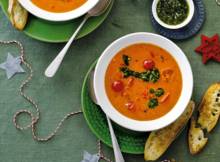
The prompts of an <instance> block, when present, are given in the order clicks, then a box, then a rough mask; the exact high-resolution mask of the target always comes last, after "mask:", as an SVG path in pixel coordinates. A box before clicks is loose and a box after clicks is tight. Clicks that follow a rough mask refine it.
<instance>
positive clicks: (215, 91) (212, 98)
mask: <svg viewBox="0 0 220 162" xmlns="http://www.w3.org/2000/svg"><path fill="white" fill-rule="evenodd" d="M219 115H220V83H215V84H212V85H211V86H210V87H209V88H208V90H207V91H206V93H205V95H204V97H203V99H202V102H201V104H200V106H199V118H198V123H199V124H200V125H201V127H202V129H206V130H207V132H210V131H211V130H212V129H213V128H214V127H215V125H216V124H217V122H218V119H219Z"/></svg>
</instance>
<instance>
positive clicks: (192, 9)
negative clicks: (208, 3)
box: [152, 0, 195, 29]
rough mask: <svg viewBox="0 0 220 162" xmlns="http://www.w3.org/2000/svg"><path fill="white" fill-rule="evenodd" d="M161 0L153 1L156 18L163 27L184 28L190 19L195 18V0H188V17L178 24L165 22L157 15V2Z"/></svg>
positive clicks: (153, 12)
mask: <svg viewBox="0 0 220 162" xmlns="http://www.w3.org/2000/svg"><path fill="white" fill-rule="evenodd" d="M159 1H160V0H154V1H153V3H152V14H153V17H154V19H155V20H156V21H157V22H158V23H159V24H160V25H161V26H163V27H165V28H168V29H180V28H183V27H184V26H186V25H188V24H189V23H190V21H191V20H192V18H193V15H194V12H195V5H194V2H193V0H186V2H187V4H188V5H189V13H188V16H187V18H186V19H185V20H184V21H183V22H182V23H180V24H178V25H169V24H166V23H165V22H163V21H162V20H161V19H160V18H159V17H158V15H157V4H158V2H159Z"/></svg>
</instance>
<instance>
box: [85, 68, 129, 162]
mask: <svg viewBox="0 0 220 162" xmlns="http://www.w3.org/2000/svg"><path fill="white" fill-rule="evenodd" d="M93 82H94V71H93V70H92V71H91V72H90V74H89V93H90V97H91V99H92V101H93V102H94V103H95V104H97V105H99V104H98V102H97V100H96V96H95V93H94V88H93ZM106 119H107V123H108V127H109V132H110V135H111V140H112V147H113V151H114V155H115V162H125V160H124V158H123V155H122V153H121V150H120V147H119V144H118V140H117V138H116V136H115V132H114V129H113V127H112V123H111V121H110V119H109V117H108V116H107V115H106Z"/></svg>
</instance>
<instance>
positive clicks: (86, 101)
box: [81, 62, 148, 154]
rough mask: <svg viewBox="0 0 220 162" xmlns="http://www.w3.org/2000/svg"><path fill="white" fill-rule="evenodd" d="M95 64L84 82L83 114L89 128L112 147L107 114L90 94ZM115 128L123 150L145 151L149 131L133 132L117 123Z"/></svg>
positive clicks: (139, 152) (134, 152)
mask: <svg viewBox="0 0 220 162" xmlns="http://www.w3.org/2000/svg"><path fill="white" fill-rule="evenodd" d="M95 65H96V62H95V63H93V64H92V66H91V67H90V69H89V71H88V73H87V74H86V76H85V79H84V82H83V87H82V94H81V102H82V109H83V114H84V117H85V119H86V122H87V124H88V126H89V128H90V129H91V131H92V132H93V133H94V134H95V135H96V136H97V138H99V139H100V140H101V141H102V142H103V143H105V144H106V145H108V146H110V147H112V145H111V137H110V134H109V130H108V125H107V121H106V117H105V114H104V113H103V111H102V110H101V108H100V107H99V106H97V105H96V104H94V103H93V102H92V100H91V98H90V96H89V88H88V76H89V73H90V71H91V70H92V69H93V68H94V67H95ZM114 130H115V134H116V136H117V139H118V142H119V145H120V147H121V150H122V152H124V153H130V154H143V153H144V145H145V142H146V139H147V136H148V134H147V133H139V132H133V131H130V130H127V129H125V128H121V127H120V126H118V125H116V124H114Z"/></svg>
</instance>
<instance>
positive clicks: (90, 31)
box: [0, 0, 115, 43]
mask: <svg viewBox="0 0 220 162" xmlns="http://www.w3.org/2000/svg"><path fill="white" fill-rule="evenodd" d="M114 1H115V0H112V3H111V5H110V6H109V8H108V9H107V11H106V12H105V13H104V14H103V15H104V16H103V19H101V20H100V21H99V22H98V23H97V24H96V26H95V27H94V28H92V29H91V30H88V31H85V32H83V33H80V34H79V35H78V36H77V38H76V40H77V39H80V38H83V37H85V36H87V35H89V34H90V33H92V32H93V31H95V30H96V29H97V28H98V27H99V26H100V25H101V24H102V23H103V22H104V21H105V20H106V18H107V17H108V15H109V14H110V12H111V10H112V7H113V4H114ZM2 3H3V2H2V0H0V6H1V8H2V11H3V13H4V14H5V15H6V17H7V19H9V17H8V13H7V11H6V10H5V8H4V7H3V4H2ZM38 19H39V18H38ZM22 32H24V33H25V34H26V35H27V36H29V37H31V38H33V39H36V40H39V41H42V42H47V43H65V42H67V41H68V39H56V40H51V39H46V38H43V37H38V36H35V35H32V34H31V33H29V32H27V31H25V30H23V31H22Z"/></svg>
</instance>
